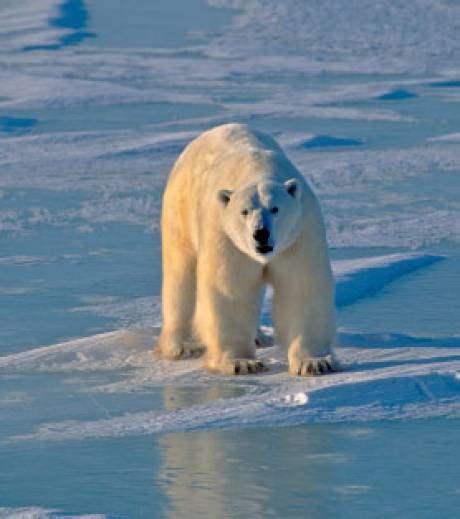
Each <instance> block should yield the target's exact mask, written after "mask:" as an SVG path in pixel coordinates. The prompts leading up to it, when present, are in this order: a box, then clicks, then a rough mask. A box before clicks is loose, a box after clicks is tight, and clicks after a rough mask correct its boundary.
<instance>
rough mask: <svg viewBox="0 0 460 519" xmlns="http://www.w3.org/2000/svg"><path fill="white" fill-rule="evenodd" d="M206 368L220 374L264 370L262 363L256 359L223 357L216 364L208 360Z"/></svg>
mask: <svg viewBox="0 0 460 519" xmlns="http://www.w3.org/2000/svg"><path fill="white" fill-rule="evenodd" d="M208 369H210V370H211V371H214V372H217V373H220V374H221V375H247V374H250V373H260V372H261V371H265V370H266V368H265V366H264V363H263V362H262V361H260V360H256V359H225V360H224V361H221V362H219V363H217V364H216V363H213V362H208Z"/></svg>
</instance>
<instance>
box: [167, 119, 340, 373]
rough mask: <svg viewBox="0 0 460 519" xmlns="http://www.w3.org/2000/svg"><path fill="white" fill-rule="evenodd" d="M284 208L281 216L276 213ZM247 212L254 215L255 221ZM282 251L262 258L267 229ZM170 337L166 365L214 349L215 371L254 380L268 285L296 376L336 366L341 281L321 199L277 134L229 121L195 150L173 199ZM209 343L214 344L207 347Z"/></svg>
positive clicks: (173, 183) (173, 181) (170, 192)
mask: <svg viewBox="0 0 460 519" xmlns="http://www.w3.org/2000/svg"><path fill="white" fill-rule="evenodd" d="M274 207H276V208H278V212H276V214H274V212H273V208H274ZM246 211H247V214H242V212H246ZM261 227H264V228H265V229H268V230H269V232H270V238H269V240H268V242H267V245H268V246H269V247H272V248H273V250H272V251H271V252H268V253H265V254H263V253H261V252H258V251H257V245H258V244H257V243H256V241H255V240H254V237H253V235H254V232H255V230H256V229H258V228H261ZM161 228H162V244H163V329H162V333H161V336H160V339H159V345H158V349H159V351H160V353H161V354H162V355H163V356H164V357H166V358H173V359H176V358H182V357H186V356H191V355H194V354H195V353H197V354H198V353H200V351H202V349H203V347H205V348H206V350H207V356H206V365H207V367H208V369H211V370H214V371H217V372H220V373H225V374H228V373H247V372H254V371H259V370H260V369H262V365H261V363H260V362H257V361H255V360H254V359H255V339H256V332H257V325H258V317H259V306H260V297H261V292H262V289H263V286H264V284H266V283H269V284H271V285H273V289H274V296H273V321H274V326H275V334H276V339H277V341H278V343H279V344H280V345H281V346H283V347H285V348H286V349H287V354H288V359H289V372H290V373H291V374H293V375H313V374H319V373H322V372H326V371H329V370H330V369H331V357H330V354H331V344H332V342H333V339H334V335H335V322H334V293H333V292H334V289H333V278H332V274H331V268H330V263H329V257H328V252H327V245H326V239H325V232H324V225H323V220H322V216H321V210H320V207H319V204H318V201H317V199H316V197H315V195H314V194H313V192H312V191H311V189H310V187H309V186H308V184H307V182H306V181H305V179H304V178H303V177H302V175H301V174H300V173H299V172H298V171H297V169H296V168H295V167H294V166H293V165H292V163H291V162H289V160H288V159H287V157H286V156H285V155H284V153H283V151H282V150H281V148H280V147H279V146H278V144H277V143H276V142H275V141H274V140H273V139H272V138H271V137H269V136H268V135H265V134H263V133H260V132H254V131H251V130H249V128H248V127H247V126H245V125H240V124H227V125H224V126H219V127H217V128H214V129H212V130H209V131H207V132H205V133H203V134H202V135H201V136H199V137H198V138H197V139H195V140H194V141H193V142H191V143H190V144H189V145H188V146H187V147H186V149H185V151H184V152H183V153H182V154H181V156H180V157H179V159H178V160H177V162H176V164H175V166H174V168H173V171H172V173H171V176H170V178H169V182H168V185H167V187H166V191H165V194H164V198H163V213H162V222H161ZM202 345H203V346H202Z"/></svg>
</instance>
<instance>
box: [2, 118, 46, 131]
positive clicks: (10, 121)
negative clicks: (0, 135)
mask: <svg viewBox="0 0 460 519" xmlns="http://www.w3.org/2000/svg"><path fill="white" fill-rule="evenodd" d="M37 123H38V119H33V118H25V117H9V116H3V117H1V116H0V131H1V132H5V133H16V132H24V131H27V130H30V129H31V128H33V127H34V126H35V125H36V124H37Z"/></svg>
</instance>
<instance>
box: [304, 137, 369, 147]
mask: <svg viewBox="0 0 460 519" xmlns="http://www.w3.org/2000/svg"><path fill="white" fill-rule="evenodd" d="M362 144H363V143H362V142H361V141H359V140H358V139H351V138H347V137H334V136H333V135H316V136H315V137H312V138H311V139H308V140H306V141H304V142H303V143H302V144H301V145H300V147H301V148H303V149H316V148H333V147H348V146H362Z"/></svg>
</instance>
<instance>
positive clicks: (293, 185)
mask: <svg viewBox="0 0 460 519" xmlns="http://www.w3.org/2000/svg"><path fill="white" fill-rule="evenodd" d="M284 187H285V188H286V191H287V192H288V193H289V194H290V195H291V196H292V198H298V196H299V194H300V192H299V191H300V190H299V184H298V182H297V179H295V178H291V179H289V180H287V181H286V182H285V183H284Z"/></svg>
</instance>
